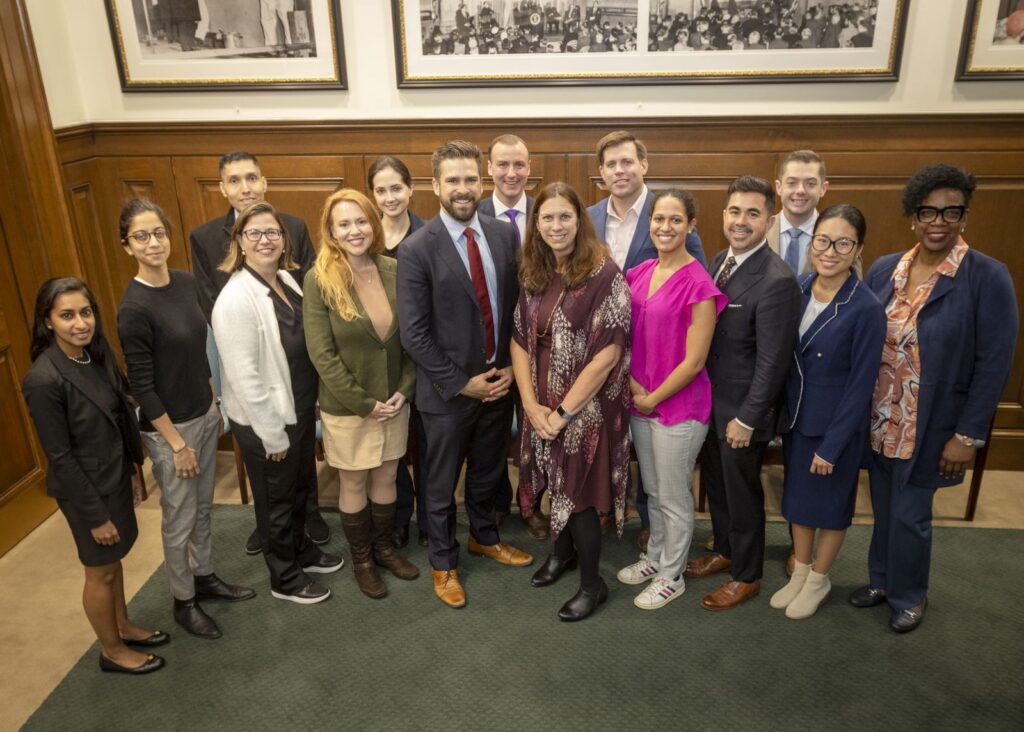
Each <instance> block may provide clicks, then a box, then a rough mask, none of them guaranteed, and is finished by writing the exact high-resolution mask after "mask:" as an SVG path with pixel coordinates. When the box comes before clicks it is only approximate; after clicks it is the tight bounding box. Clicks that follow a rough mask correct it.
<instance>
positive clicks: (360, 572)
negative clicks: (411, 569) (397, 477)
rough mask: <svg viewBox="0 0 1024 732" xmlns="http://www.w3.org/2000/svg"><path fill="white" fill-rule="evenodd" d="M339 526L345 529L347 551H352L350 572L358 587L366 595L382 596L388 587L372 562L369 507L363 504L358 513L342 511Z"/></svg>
mask: <svg viewBox="0 0 1024 732" xmlns="http://www.w3.org/2000/svg"><path fill="white" fill-rule="evenodd" d="M341 528H342V529H343V530H344V531H345V538H346V539H348V546H349V551H351V552H352V572H353V574H354V575H355V577H356V584H358V585H359V589H360V590H361V591H362V593H363V594H364V595H366V596H367V597H372V598H374V599H377V598H381V597H384V596H385V595H386V594H388V588H387V585H385V584H384V580H382V579H381V578H380V575H379V574H377V567H375V566H374V564H373V544H372V540H373V539H372V531H373V519H372V518H371V517H370V507H369V506H365V507H364V508H363V510H362V511H360V512H359V513H345V512H344V511H342V512H341Z"/></svg>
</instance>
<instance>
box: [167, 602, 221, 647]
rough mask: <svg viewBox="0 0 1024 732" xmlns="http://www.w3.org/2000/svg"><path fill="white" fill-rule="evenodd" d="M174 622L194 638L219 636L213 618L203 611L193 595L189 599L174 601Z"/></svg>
mask: <svg viewBox="0 0 1024 732" xmlns="http://www.w3.org/2000/svg"><path fill="white" fill-rule="evenodd" d="M174 622H176V623H177V624H178V625H180V626H181V627H182V628H184V629H185V630H187V631H188V632H189V633H191V634H192V635H194V636H195V637H196V638H206V639H208V640H213V639H215V638H220V636H221V632H220V628H218V627H217V624H216V623H215V622H213V618H211V617H210V616H209V615H207V614H206V613H205V612H203V609H202V608H201V607H199V603H198V602H196V598H194V597H193V598H192V599H191V600H175V601H174Z"/></svg>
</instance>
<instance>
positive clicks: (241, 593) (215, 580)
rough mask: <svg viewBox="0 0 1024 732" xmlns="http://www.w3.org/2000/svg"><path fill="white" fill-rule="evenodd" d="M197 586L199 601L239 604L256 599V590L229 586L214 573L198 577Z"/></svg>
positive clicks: (196, 579)
mask: <svg viewBox="0 0 1024 732" xmlns="http://www.w3.org/2000/svg"><path fill="white" fill-rule="evenodd" d="M195 584H196V599H197V600H226V601H227V602H238V601H240V600H251V599H252V598H254V597H256V590H253V589H250V588H248V587H242V586H241V585H229V584H228V583H227V582H225V581H224V580H222V579H221V578H220V577H218V576H217V575H215V574H213V573H212V572H211V573H210V574H206V575H196V577H195Z"/></svg>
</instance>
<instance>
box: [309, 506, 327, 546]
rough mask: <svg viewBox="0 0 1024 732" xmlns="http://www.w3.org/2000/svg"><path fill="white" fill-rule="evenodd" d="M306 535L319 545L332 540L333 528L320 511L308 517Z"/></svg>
mask: <svg viewBox="0 0 1024 732" xmlns="http://www.w3.org/2000/svg"><path fill="white" fill-rule="evenodd" d="M306 536H308V537H309V540H310V541H311V542H313V543H314V544H316V545H318V546H320V545H323V544H326V543H327V542H329V541H330V540H331V529H330V527H329V526H328V525H327V522H326V521H324V517H323V516H321V515H320V512H319V511H318V512H317V513H314V514H310V515H309V516H307V517H306Z"/></svg>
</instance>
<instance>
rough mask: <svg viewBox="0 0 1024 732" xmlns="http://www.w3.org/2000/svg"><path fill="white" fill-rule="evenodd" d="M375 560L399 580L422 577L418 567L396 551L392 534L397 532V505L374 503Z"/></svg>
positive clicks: (372, 508)
mask: <svg viewBox="0 0 1024 732" xmlns="http://www.w3.org/2000/svg"><path fill="white" fill-rule="evenodd" d="M371 511H372V513H373V559H374V561H375V562H376V563H377V564H379V565H380V566H382V567H384V568H385V569H387V570H388V571H389V572H391V574H393V575H395V576H396V577H398V578H399V579H404V580H412V579H416V578H417V577H419V576H420V571H419V570H418V569H417V568H416V565H415V564H413V563H412V562H410V561H409V560H408V559H406V558H405V557H403V556H402V555H401V554H399V553H398V552H397V551H395V543H394V539H393V538H392V534H393V532H394V530H395V503H394V502H391V503H383V504H381V503H374V504H372V507H371Z"/></svg>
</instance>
